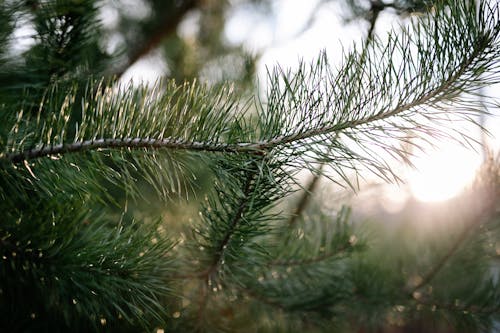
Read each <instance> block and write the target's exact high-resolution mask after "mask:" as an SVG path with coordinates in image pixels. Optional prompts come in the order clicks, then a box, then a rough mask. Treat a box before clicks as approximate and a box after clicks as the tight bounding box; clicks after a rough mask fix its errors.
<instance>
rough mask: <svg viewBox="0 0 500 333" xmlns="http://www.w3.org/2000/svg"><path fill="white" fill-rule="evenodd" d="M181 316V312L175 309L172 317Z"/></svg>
mask: <svg viewBox="0 0 500 333" xmlns="http://www.w3.org/2000/svg"><path fill="white" fill-rule="evenodd" d="M180 316H181V313H180V312H179V311H175V312H174V313H172V317H174V318H179V317H180Z"/></svg>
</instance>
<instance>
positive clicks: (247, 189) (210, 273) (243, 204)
mask: <svg viewBox="0 0 500 333" xmlns="http://www.w3.org/2000/svg"><path fill="white" fill-rule="evenodd" d="M255 176H256V171H253V170H252V171H249V172H248V176H247V179H246V180H245V184H244V188H243V197H242V198H241V200H240V205H239V207H238V209H237V210H236V211H235V212H234V215H233V218H232V219H231V221H230V222H229V228H228V229H227V231H226V234H225V235H224V238H223V239H222V241H221V242H220V243H219V245H218V247H217V250H216V252H215V253H216V255H215V257H214V260H213V263H212V265H211V266H210V267H209V268H208V270H207V273H206V279H207V282H208V280H210V279H211V278H212V277H214V275H215V274H216V273H217V271H218V270H219V267H220V265H221V262H222V260H223V259H224V254H225V251H226V248H227V245H228V244H229V242H230V241H231V238H232V236H233V234H234V232H235V231H236V229H237V227H238V225H239V224H240V222H241V221H242V219H243V215H244V213H245V211H246V210H247V208H248V202H249V196H250V194H251V193H252V183H253V181H254V180H255Z"/></svg>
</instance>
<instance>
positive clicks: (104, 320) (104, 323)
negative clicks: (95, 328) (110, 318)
mask: <svg viewBox="0 0 500 333" xmlns="http://www.w3.org/2000/svg"><path fill="white" fill-rule="evenodd" d="M101 325H102V326H105V325H106V318H101Z"/></svg>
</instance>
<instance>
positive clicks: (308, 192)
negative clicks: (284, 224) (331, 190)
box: [288, 163, 325, 226]
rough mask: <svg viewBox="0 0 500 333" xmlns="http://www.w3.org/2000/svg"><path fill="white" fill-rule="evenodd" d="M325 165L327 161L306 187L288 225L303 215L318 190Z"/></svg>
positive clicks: (291, 224) (293, 223)
mask: <svg viewBox="0 0 500 333" xmlns="http://www.w3.org/2000/svg"><path fill="white" fill-rule="evenodd" d="M324 166H325V163H321V165H320V166H319V169H318V172H317V173H315V174H314V175H313V176H312V178H311V180H310V181H309V184H308V186H307V188H305V189H304V191H303V193H302V196H301V197H300V199H299V201H298V203H297V207H296V208H295V211H294V212H293V213H292V215H291V216H290V219H289V220H288V225H289V226H293V225H295V224H296V222H297V220H298V218H299V217H300V216H301V215H302V213H303V212H304V210H305V209H306V207H307V205H308V203H309V200H310V199H311V196H312V195H313V193H314V192H315V191H316V188H317V187H318V184H319V180H320V178H321V172H322V170H323V168H324Z"/></svg>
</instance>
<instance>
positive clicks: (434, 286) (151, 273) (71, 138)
mask: <svg viewBox="0 0 500 333" xmlns="http://www.w3.org/2000/svg"><path fill="white" fill-rule="evenodd" d="M185 6H186V10H187V8H190V6H192V4H191V3H190V2H187V3H186V4H185ZM393 6H398V8H400V7H401V10H403V9H404V10H406V11H413V10H418V11H422V12H424V11H425V14H421V15H419V16H417V17H414V18H412V19H411V23H410V24H409V25H407V26H403V27H400V28H399V29H397V30H395V31H393V32H391V34H389V36H388V37H387V38H386V39H384V40H381V39H379V38H377V37H372V36H371V32H370V35H369V36H370V38H368V39H367V41H366V42H365V44H364V45H362V47H361V48H360V49H359V50H353V51H350V52H348V53H346V54H345V55H344V60H343V62H342V63H341V64H340V65H339V66H337V67H334V66H332V65H330V64H329V63H328V59H327V56H326V55H325V54H322V55H320V56H319V57H318V59H317V60H316V61H315V62H314V63H313V64H311V65H306V64H302V65H301V66H300V67H299V68H298V69H297V70H295V71H287V70H284V69H281V68H277V69H275V70H271V71H269V74H268V77H269V80H268V90H267V94H266V96H264V97H262V98H258V97H255V98H254V99H252V100H251V101H248V100H246V99H245V98H244V97H241V96H240V94H239V92H238V89H233V88H231V86H230V85H228V84H224V85H221V86H219V85H214V86H208V85H206V84H203V83H199V82H198V81H196V80H193V81H192V82H186V83H178V82H177V83H176V82H174V81H166V80H165V81H161V82H158V83H157V84H155V85H154V86H153V87H148V86H140V87H137V86H133V85H125V86H123V85H122V86H119V85H118V84H117V82H116V78H115V77H111V78H110V77H109V76H108V74H109V73H108V72H106V70H105V68H107V67H108V66H109V65H110V64H111V62H110V61H111V60H110V59H108V57H107V56H104V55H103V54H102V53H101V51H99V50H100V49H99V47H98V44H97V35H98V34H99V31H101V30H100V29H101V28H100V26H99V22H98V20H97V19H96V13H97V11H98V7H97V4H96V3H94V1H90V0H78V1H76V0H66V1H62V0H50V1H23V2H17V1H3V2H2V3H0V46H2V47H0V120H1V123H0V175H1V176H0V199H1V200H0V211H1V213H0V220H1V222H0V252H1V255H2V258H1V259H0V260H1V262H0V312H1V313H2V316H1V319H0V325H1V327H2V329H3V330H5V331H9V332H18V331H19V332H33V331H67V330H69V329H71V330H76V331H82V332H87V331H100V330H103V331H117V332H123V331H134V332H135V331H155V330H156V329H162V330H164V331H172V332H190V331H197V330H198V331H209V332H218V331H228V332H234V331H238V332H255V331H269V332H278V331H283V332H303V331H310V332H315V331H318V332H324V331H331V330H338V331H352V330H354V329H362V330H363V329H383V328H385V327H387V326H390V325H396V326H397V325H400V326H403V325H405V327H408V328H413V329H419V327H425V328H426V329H429V327H432V328H433V329H434V330H435V331H439V330H446V329H449V328H452V329H455V330H461V331H466V332H473V331H491V330H492V329H493V328H494V327H495V325H497V326H498V321H499V320H500V285H499V283H498V273H495V271H494V270H493V269H492V267H494V265H493V262H494V260H495V258H496V259H497V258H498V250H497V252H496V253H494V249H492V247H491V246H490V245H491V244H500V239H499V230H498V227H499V222H500V221H499V216H498V212H499V211H498V198H499V197H500V196H499V194H500V193H499V191H500V179H499V177H500V172H499V165H500V163H499V161H498V160H495V159H493V158H492V159H491V160H490V161H489V162H488V163H486V164H485V165H486V166H485V168H487V170H486V169H485V171H484V172H483V173H482V174H481V175H482V176H483V178H482V179H479V180H478V181H477V184H476V187H475V189H474V192H473V193H474V194H473V195H470V196H466V195H464V196H463V197H462V198H459V199H457V201H456V202H455V204H457V205H463V202H468V203H471V202H472V203H474V205H472V206H470V209H468V211H467V214H462V215H461V216H456V220H457V221H456V225H457V227H456V228H447V229H446V230H442V231H441V232H437V231H436V232H435V235H434V237H428V235H426V237H424V236H423V235H420V234H419V232H418V231H417V230H412V229H411V226H410V227H408V230H405V229H404V228H403V227H401V229H402V230H400V231H399V233H398V235H400V237H399V241H398V242H395V241H392V240H391V241H387V240H385V237H389V236H387V235H384V234H383V233H380V230H378V231H377V230H373V229H370V228H368V227H366V225H365V224H362V225H360V224H356V223H353V219H352V218H351V209H350V208H348V207H342V208H339V209H337V210H336V211H335V212H332V210H331V208H330V209H327V208H326V207H325V205H324V204H322V203H321V200H315V201H314V202H312V203H310V205H309V207H308V208H307V209H306V208H305V207H304V206H305V204H304V205H301V203H300V202H299V204H298V205H297V209H292V211H293V212H294V213H287V207H286V205H285V203H286V201H287V200H288V201H290V200H289V199H290V198H291V197H292V194H294V193H295V192H299V193H301V192H305V194H303V196H302V199H301V200H302V201H301V202H302V203H303V202H305V201H306V200H308V199H307V198H308V196H309V195H310V192H312V185H311V187H310V188H309V189H307V188H306V189H301V188H300V186H297V185H298V183H299V181H298V173H299V171H301V170H302V169H304V168H305V169H307V170H309V171H310V172H311V173H313V174H315V175H324V176H326V177H327V178H328V179H330V180H331V181H333V182H335V183H338V184H341V185H343V186H346V187H350V188H353V189H357V188H358V186H359V180H358V177H362V176H363V173H364V172H365V171H369V172H371V173H373V174H375V175H377V176H379V177H381V178H382V179H384V180H387V181H397V180H398V175H397V174H396V172H395V171H394V169H393V167H391V161H392V160H394V159H396V160H403V161H407V154H408V152H407V151H406V150H405V149H403V148H402V147H401V145H400V143H401V141H408V143H410V144H413V145H416V147H417V148H419V147H418V144H417V143H416V142H418V141H412V140H411V139H412V138H414V137H418V138H420V139H423V140H424V141H428V142H432V141H433V140H435V139H437V138H442V137H450V138H453V139H454V140H457V141H459V142H460V143H462V144H464V145H469V144H470V143H471V142H472V141H473V139H472V138H471V137H470V136H469V135H468V133H465V132H463V131H449V130H447V129H448V125H449V123H450V122H451V121H452V119H453V121H454V122H462V121H463V122H474V121H475V117H476V116H477V114H479V113H481V112H484V111H483V105H484V103H486V104H488V105H489V106H491V107H498V102H497V101H496V100H494V99H488V100H487V101H479V100H478V99H477V97H478V96H479V95H480V88H482V87H484V86H488V85H492V84H496V83H499V82H500V68H499V64H500V62H499V60H500V20H499V15H500V8H499V4H498V3H496V2H495V1H486V2H481V3H480V4H479V5H477V6H476V5H475V3H474V2H473V1H467V0H461V1H445V0H439V1H436V2H433V3H432V4H430V3H428V2H425V5H423V4H422V1H414V2H411V1H396V2H394V4H393ZM183 8H184V7H183ZM395 8H396V7H395ZM183 10H184V9H183ZM22 20H28V21H29V22H31V23H32V25H33V28H34V30H35V37H36V38H35V41H36V43H35V45H33V46H32V47H30V48H29V50H27V51H24V52H23V53H22V54H16V53H15V51H8V45H9V43H12V42H15V40H13V39H12V34H13V31H14V29H15V26H16V24H17V22H20V21H22ZM138 52H139V51H138ZM133 57H134V56H132V58H133ZM117 73H118V75H120V74H121V73H120V71H117ZM325 165H327V166H328V167H329V171H328V172H327V171H325V168H324V166H325ZM200 169H206V170H209V171H208V172H207V171H206V172H205V173H204V177H206V178H208V179H209V180H208V182H209V183H210V189H208V190H206V191H205V193H203V191H198V192H200V193H198V194H197V196H194V197H193V192H196V191H197V187H199V186H200V185H199V183H200V182H201V181H203V180H200V179H199V177H198V176H197V175H198V174H199V173H200ZM353 171H354V172H355V175H356V176H355V177H354V180H353V177H352V172H353ZM204 181H207V180H206V179H205V180H204ZM150 190H153V191H154V195H151V194H150V193H149V191H150ZM152 198H153V199H152ZM148 200H156V201H159V202H161V204H163V205H172V206H174V205H180V203H179V201H180V202H183V201H184V202H186V201H187V202H189V203H192V204H193V205H194V204H199V205H200V207H201V208H197V209H196V211H199V214H198V215H197V216H196V217H193V218H190V219H187V218H186V219H184V220H182V221H180V222H176V221H174V222H172V221H162V220H161V217H160V216H155V214H153V213H152V212H150V211H148V209H146V207H145V206H147V205H152V203H150V202H148ZM325 200H326V199H325ZM460 200H463V201H460ZM198 201H201V202H198ZM133 205H137V206H139V207H141V208H144V209H142V210H141V211H140V212H139V213H138V210H137V207H136V208H135V209H132V208H131V206H133ZM299 207H301V208H299ZM131 211H133V213H131ZM377 240H378V241H377ZM497 246H498V245H497ZM429 322H430V323H429ZM424 323H425V326H421V325H424Z"/></svg>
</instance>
